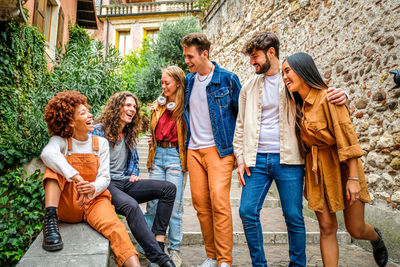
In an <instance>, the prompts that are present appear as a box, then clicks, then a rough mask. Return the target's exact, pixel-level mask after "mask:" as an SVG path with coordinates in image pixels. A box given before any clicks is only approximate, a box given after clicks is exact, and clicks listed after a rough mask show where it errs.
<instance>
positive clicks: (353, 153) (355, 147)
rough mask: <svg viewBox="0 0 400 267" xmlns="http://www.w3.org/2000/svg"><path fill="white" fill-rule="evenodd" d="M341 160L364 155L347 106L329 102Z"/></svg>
mask: <svg viewBox="0 0 400 267" xmlns="http://www.w3.org/2000/svg"><path fill="white" fill-rule="evenodd" d="M329 107H330V109H331V118H332V124H333V131H334V134H335V139H336V145H337V151H338V155H339V160H340V162H343V161H346V160H348V159H352V158H359V157H361V156H362V155H364V151H363V150H362V148H361V146H360V144H359V143H358V138H357V134H356V132H355V131H354V126H353V123H352V122H351V120H350V114H349V111H348V109H347V107H346V106H336V105H332V104H329Z"/></svg>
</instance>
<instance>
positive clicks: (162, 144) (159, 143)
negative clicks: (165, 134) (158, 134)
mask: <svg viewBox="0 0 400 267" xmlns="http://www.w3.org/2000/svg"><path fill="white" fill-rule="evenodd" d="M157 146H160V147H162V148H167V147H177V146H178V144H177V143H171V142H169V141H167V140H162V141H157Z"/></svg>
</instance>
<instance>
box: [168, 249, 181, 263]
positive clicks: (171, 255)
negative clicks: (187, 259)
mask: <svg viewBox="0 0 400 267" xmlns="http://www.w3.org/2000/svg"><path fill="white" fill-rule="evenodd" d="M169 258H170V259H171V260H172V261H173V262H174V264H175V266H176V267H181V266H182V259H181V256H180V255H179V251H177V250H174V249H172V250H170V251H169Z"/></svg>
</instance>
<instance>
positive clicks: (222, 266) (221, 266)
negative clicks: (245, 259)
mask: <svg viewBox="0 0 400 267" xmlns="http://www.w3.org/2000/svg"><path fill="white" fill-rule="evenodd" d="M219 267H231V266H229V264H228V263H226V262H223V263H221V265H220V266H219Z"/></svg>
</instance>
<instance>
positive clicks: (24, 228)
mask: <svg viewBox="0 0 400 267" xmlns="http://www.w3.org/2000/svg"><path fill="white" fill-rule="evenodd" d="M24 176H26V172H25V170H24V169H21V168H17V169H16V170H13V171H7V172H6V173H5V174H4V175H3V176H2V177H0V178H1V179H0V218H1V220H0V221H1V222H0V266H14V265H15V264H16V263H17V262H18V261H19V260H20V258H21V257H22V256H23V255H24V253H25V251H26V250H27V249H28V247H29V245H30V244H31V243H32V241H33V240H34V239H35V238H36V236H37V234H38V233H39V232H40V231H41V230H42V218H43V215H44V213H43V209H44V191H43V190H42V180H41V176H42V175H41V174H40V172H39V170H37V171H36V172H35V173H33V174H32V175H31V176H29V177H27V178H23V177H24Z"/></svg>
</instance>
